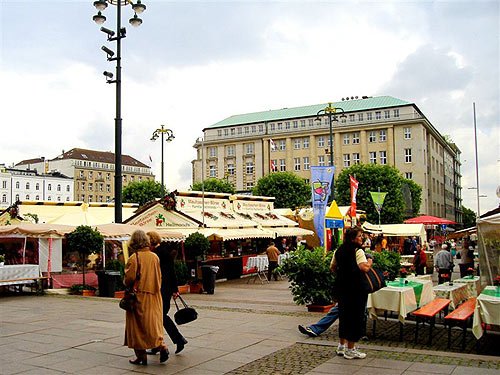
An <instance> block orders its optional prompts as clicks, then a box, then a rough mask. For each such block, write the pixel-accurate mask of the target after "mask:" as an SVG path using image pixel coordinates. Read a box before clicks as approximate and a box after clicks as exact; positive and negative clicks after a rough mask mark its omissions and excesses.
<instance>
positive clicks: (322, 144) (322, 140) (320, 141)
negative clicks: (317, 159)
mask: <svg viewBox="0 0 500 375" xmlns="http://www.w3.org/2000/svg"><path fill="white" fill-rule="evenodd" d="M318 147H325V137H323V136H321V137H318Z"/></svg>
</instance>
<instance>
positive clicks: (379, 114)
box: [375, 111, 382, 120]
mask: <svg viewBox="0 0 500 375" xmlns="http://www.w3.org/2000/svg"><path fill="white" fill-rule="evenodd" d="M381 118H382V112H380V111H376V112H375V119H376V120H380V119H381Z"/></svg>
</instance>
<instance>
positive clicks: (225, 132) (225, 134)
mask: <svg viewBox="0 0 500 375" xmlns="http://www.w3.org/2000/svg"><path fill="white" fill-rule="evenodd" d="M228 135H229V129H224V136H226V137H227V136H228Z"/></svg>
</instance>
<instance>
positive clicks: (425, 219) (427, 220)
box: [404, 215, 456, 225]
mask: <svg viewBox="0 0 500 375" xmlns="http://www.w3.org/2000/svg"><path fill="white" fill-rule="evenodd" d="M404 222H405V224H426V225H439V224H446V225H449V224H456V222H454V221H452V220H448V219H443V218H440V217H436V216H429V215H422V216H417V217H413V218H411V219H408V220H405V221H404Z"/></svg>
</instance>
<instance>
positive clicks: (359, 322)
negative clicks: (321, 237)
mask: <svg viewBox="0 0 500 375" xmlns="http://www.w3.org/2000/svg"><path fill="white" fill-rule="evenodd" d="M362 244H363V232H362V230H361V229H360V228H349V229H347V230H346V232H345V234H344V243H343V244H342V245H340V247H339V248H338V249H337V250H336V251H335V253H334V256H333V258H332V263H331V268H332V271H334V272H336V273H337V275H336V279H335V288H336V290H337V298H338V307H339V337H340V344H339V346H338V348H337V354H338V355H343V356H344V358H346V359H363V358H365V357H366V354H365V353H362V352H360V351H359V350H358V349H357V348H356V347H355V344H356V342H358V341H359V339H360V338H361V337H363V336H364V333H365V329H366V327H365V326H364V325H365V324H366V321H365V317H364V315H365V309H366V301H367V298H368V294H367V293H366V292H365V291H364V290H363V288H362V286H361V276H362V274H361V273H362V272H367V271H368V270H369V269H370V267H371V266H372V264H373V260H372V259H366V256H365V252H364V251H363V249H362V248H361V246H362ZM345 345H347V348H346V347H345Z"/></svg>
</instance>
